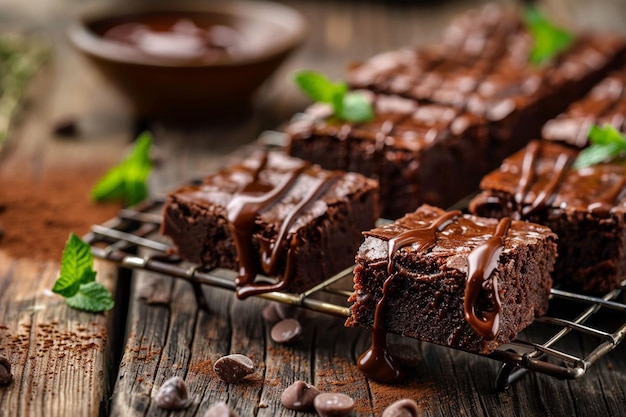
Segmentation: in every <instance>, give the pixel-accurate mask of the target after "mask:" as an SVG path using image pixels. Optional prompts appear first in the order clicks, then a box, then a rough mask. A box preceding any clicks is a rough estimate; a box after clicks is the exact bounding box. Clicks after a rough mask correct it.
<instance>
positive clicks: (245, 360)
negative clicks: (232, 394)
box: [213, 353, 254, 384]
mask: <svg viewBox="0 0 626 417" xmlns="http://www.w3.org/2000/svg"><path fill="white" fill-rule="evenodd" d="M213 370H214V371H215V373H216V374H217V375H218V376H219V377H220V378H221V379H222V381H224V382H226V383H229V384H233V383H235V382H239V381H241V380H242V379H243V378H245V377H246V376H247V375H250V374H251V373H253V372H254V364H253V363H252V359H250V358H249V357H247V356H246V355H241V354H239V353H235V354H232V355H227V356H224V357H221V358H219V359H218V360H216V361H215V364H214V365H213Z"/></svg>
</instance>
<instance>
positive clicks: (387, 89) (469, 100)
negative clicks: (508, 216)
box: [287, 6, 625, 219]
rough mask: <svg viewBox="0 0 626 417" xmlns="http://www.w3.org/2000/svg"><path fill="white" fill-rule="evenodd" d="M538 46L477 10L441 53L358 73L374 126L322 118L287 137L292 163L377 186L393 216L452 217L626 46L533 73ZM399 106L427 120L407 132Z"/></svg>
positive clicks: (579, 41)
mask: <svg viewBox="0 0 626 417" xmlns="http://www.w3.org/2000/svg"><path fill="white" fill-rule="evenodd" d="M532 45H533V41H532V39H531V37H530V36H529V34H528V32H527V30H526V29H525V27H524V25H523V24H522V22H521V19H520V18H519V16H518V15H517V14H516V13H513V12H511V11H510V10H507V9H504V8H501V7H494V6H488V7H485V8H483V9H478V10H473V11H471V12H469V13H467V14H465V15H463V16H461V17H460V18H458V19H457V20H455V22H454V23H453V24H452V25H451V27H450V28H449V29H448V30H447V31H446V32H445V34H444V39H443V41H442V42H439V43H436V44H432V45H430V46H426V47H423V48H420V49H403V50H399V51H391V52H384V53H382V54H380V55H377V56H375V57H373V58H371V59H369V60H367V61H365V62H363V63H360V64H354V65H352V66H351V67H350V69H349V71H348V76H347V79H348V82H349V84H350V85H351V87H352V88H353V89H366V90H368V91H372V92H374V93H375V94H376V98H375V99H374V100H375V103H374V104H375V112H376V118H375V120H373V121H371V122H367V123H347V122H339V121H337V120H335V119H333V118H332V117H324V114H323V113H319V112H316V111H313V109H311V110H309V111H307V112H305V114H304V116H302V115H300V116H299V117H298V118H296V119H295V120H294V122H293V123H292V124H291V125H290V126H289V127H288V128H287V133H288V134H289V136H290V145H289V152H290V154H292V155H294V156H297V157H300V158H303V159H307V160H310V161H312V162H314V163H317V164H320V165H321V166H323V167H325V168H328V169H347V170H355V171H357V172H360V173H362V174H364V175H367V176H371V177H373V178H376V179H378V180H379V181H380V183H381V192H382V193H385V194H383V195H381V205H382V215H383V216H384V217H388V218H392V219H394V218H398V217H400V216H402V215H403V214H404V213H406V212H408V211H412V210H414V209H415V208H416V207H417V206H418V205H419V204H422V203H428V204H433V205H436V206H440V207H448V206H450V205H451V204H453V203H455V202H456V201H458V200H460V199H461V198H463V197H465V196H466V195H467V194H469V193H470V192H472V191H474V190H475V189H476V188H477V187H478V184H479V182H480V178H481V177H482V176H483V175H485V174H487V173H488V172H489V170H491V169H494V168H496V167H497V166H498V165H499V164H500V163H501V161H502V159H503V158H505V157H507V156H509V155H510V154H511V153H513V152H515V151H517V150H519V149H520V148H522V147H523V146H524V145H525V144H526V143H528V141H530V140H531V139H532V138H535V137H538V135H539V134H540V131H541V127H542V126H543V124H544V123H545V122H546V121H547V120H548V119H549V118H551V117H554V116H556V115H557V114H558V113H559V112H561V111H563V110H564V109H565V108H566V107H567V105H569V104H570V103H571V102H572V101H573V100H575V99H578V98H580V97H581V96H582V95H583V94H584V93H586V92H587V91H588V90H589V89H590V88H591V87H592V86H593V85H594V84H595V83H596V82H598V81H600V80H601V79H602V78H603V77H604V76H606V74H607V73H608V72H609V71H610V70H612V69H614V68H616V67H618V66H619V65H620V64H621V63H622V62H623V58H624V47H625V44H624V41H623V40H622V39H621V38H619V37H616V36H613V35H608V34H580V35H577V36H576V37H575V41H574V42H573V44H572V45H571V46H570V48H569V49H567V50H566V51H564V52H562V53H561V54H559V55H558V56H556V57H554V58H553V59H551V60H550V61H549V62H546V63H544V64H542V65H534V64H531V63H529V58H528V57H529V54H530V51H531V48H532ZM398 96H401V97H404V98H406V99H408V100H412V101H413V102H414V104H413V108H414V109H416V110H415V112H421V113H420V115H419V116H417V122H416V123H412V125H406V126H403V124H404V122H405V121H414V119H415V118H414V117H413V116H408V117H404V118H398V117H399V115H398V114H397V113H398V111H397V110H393V111H391V112H390V111H389V110H388V109H385V106H379V101H380V100H388V99H387V98H386V97H392V99H393V100H397V97H398ZM404 107H405V109H409V108H410V106H408V105H407V106H404ZM431 109H433V111H430V110H431ZM413 114H416V113H413ZM424 115H428V118H424V117H423V116H424ZM364 131H366V132H367V134H364V133H363V132H364ZM400 132H401V135H402V137H400Z"/></svg>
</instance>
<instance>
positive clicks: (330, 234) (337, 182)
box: [161, 152, 379, 298]
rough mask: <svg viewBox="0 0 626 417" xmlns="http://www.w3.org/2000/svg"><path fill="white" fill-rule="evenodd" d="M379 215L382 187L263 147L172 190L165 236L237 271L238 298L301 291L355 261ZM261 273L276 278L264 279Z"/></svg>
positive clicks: (210, 264)
mask: <svg viewBox="0 0 626 417" xmlns="http://www.w3.org/2000/svg"><path fill="white" fill-rule="evenodd" d="M378 216H379V210H378V184H377V183H376V181H374V180H371V179H367V178H365V177H363V176H362V175H359V174H355V173H344V172H339V171H326V170H323V169H321V168H320V167H319V166H317V165H312V164H310V163H307V162H305V161H302V160H300V159H297V158H293V157H290V156H287V155H286V154H284V153H281V152H257V153H254V154H253V155H252V156H250V157H249V158H247V159H245V160H243V161H242V162H240V163H238V164H235V165H233V166H230V167H227V168H225V169H223V170H222V171H220V172H218V173H216V174H214V175H211V176H209V177H207V178H206V179H205V180H204V182H203V184H201V185H197V186H195V185H194V186H186V187H182V188H180V189H179V190H177V191H175V192H173V193H171V194H170V195H169V196H168V198H167V201H166V203H165V206H164V209H163V224H162V230H161V231H162V233H163V234H164V235H167V236H169V237H170V238H171V239H172V241H173V243H174V245H175V246H176V248H177V251H178V254H179V255H180V256H181V257H182V258H183V259H185V260H188V261H191V262H194V263H197V264H200V265H203V266H205V267H207V268H218V267H220V268H227V269H233V270H236V271H238V273H239V276H238V278H237V280H236V286H237V295H238V296H239V297H241V298H244V297H246V296H248V295H253V294H258V293H261V292H267V291H278V290H281V291H290V292H301V291H303V290H305V289H308V288H311V287H312V286H313V285H315V284H317V283H319V282H321V281H323V280H324V279H327V278H329V277H330V276H332V275H333V274H335V273H337V272H339V271H340V270H342V269H345V268H347V267H349V266H350V265H353V264H354V253H355V252H356V249H357V248H358V245H359V243H360V242H361V241H362V237H361V231H362V230H365V229H368V228H370V227H372V226H373V225H374V222H375V221H376V219H377V218H378ZM257 274H263V275H265V276H269V277H276V278H278V281H276V282H275V283H272V284H268V283H261V282H259V280H258V279H256V278H257Z"/></svg>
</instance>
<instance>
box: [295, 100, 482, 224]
mask: <svg viewBox="0 0 626 417" xmlns="http://www.w3.org/2000/svg"><path fill="white" fill-rule="evenodd" d="M371 100H372V102H373V105H374V108H375V114H376V117H375V118H374V119H373V120H371V121H369V122H365V123H361V124H350V123H343V122H341V121H338V120H336V119H333V118H328V117H326V116H328V113H324V112H323V108H324V107H323V106H319V105H317V106H313V107H311V108H310V109H309V111H307V112H305V113H304V114H302V115H300V117H299V119H298V120H297V121H294V122H293V123H292V124H291V126H290V127H289V129H288V131H289V133H290V135H291V138H292V140H291V144H290V153H291V154H293V155H297V156H299V157H301V158H304V159H307V160H310V161H317V162H320V163H322V164H323V165H324V166H325V167H326V168H327V169H342V170H347V171H353V172H359V173H361V174H363V175H366V176H368V177H370V178H374V179H377V180H378V181H379V182H380V193H381V195H380V201H381V206H382V212H383V216H384V217H387V218H397V217H400V216H402V215H404V214H405V213H406V212H407V211H409V210H413V209H415V208H416V207H417V206H419V205H420V204H421V203H422V202H423V201H428V202H430V203H433V204H437V205H439V206H449V205H451V204H453V203H454V202H456V201H457V200H458V199H460V198H461V197H462V196H465V195H467V194H469V193H470V192H472V191H474V190H476V188H477V185H478V182H479V181H480V178H481V177H482V176H483V175H484V174H485V173H486V172H488V171H489V166H490V164H489V163H488V161H487V159H486V158H485V157H484V155H485V154H486V152H487V138H486V135H485V132H484V129H483V127H482V125H481V124H480V119H479V118H477V117H475V116H472V115H471V114H468V113H467V112H463V111H460V110H458V109H455V108H453V107H449V106H443V105H440V104H428V103H418V102H416V101H415V100H410V99H406V98H402V97H399V96H388V95H371Z"/></svg>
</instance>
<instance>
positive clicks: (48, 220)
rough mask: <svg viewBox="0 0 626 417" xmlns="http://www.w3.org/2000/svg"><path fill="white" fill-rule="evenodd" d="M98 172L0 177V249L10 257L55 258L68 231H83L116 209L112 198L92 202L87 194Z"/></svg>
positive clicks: (59, 254)
mask: <svg viewBox="0 0 626 417" xmlns="http://www.w3.org/2000/svg"><path fill="white" fill-rule="evenodd" d="M103 173H104V170H97V171H95V170H85V169H81V170H75V171H67V172H47V173H46V175H45V176H44V178H43V179H41V180H40V181H33V180H29V179H24V178H20V177H18V176H16V175H5V176H0V225H2V226H1V227H2V229H3V233H2V236H0V250H2V251H5V252H7V253H8V254H9V256H12V257H14V258H36V259H42V260H57V261H60V259H61V254H62V252H63V248H64V246H65V241H66V240H67V237H68V235H69V233H70V232H75V233H76V234H78V235H79V236H80V235H83V234H85V233H87V232H88V231H89V228H90V227H91V225H93V224H98V223H102V222H104V221H106V220H108V219H109V218H111V217H113V216H114V215H115V214H116V213H117V211H118V210H119V208H120V205H119V204H118V203H106V204H96V203H94V202H92V201H91V200H90V198H89V192H90V189H91V187H92V186H93V185H94V184H95V183H96V182H97V181H98V179H99V178H100V177H101V176H102V175H103Z"/></svg>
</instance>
